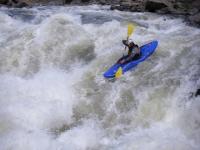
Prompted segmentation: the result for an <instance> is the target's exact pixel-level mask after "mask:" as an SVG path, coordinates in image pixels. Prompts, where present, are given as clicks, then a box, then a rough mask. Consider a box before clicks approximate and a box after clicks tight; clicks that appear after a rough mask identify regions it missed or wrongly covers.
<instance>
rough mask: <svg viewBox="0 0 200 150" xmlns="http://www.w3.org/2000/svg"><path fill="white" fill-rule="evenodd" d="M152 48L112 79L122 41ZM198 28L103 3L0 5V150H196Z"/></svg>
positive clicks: (199, 126)
mask: <svg viewBox="0 0 200 150" xmlns="http://www.w3.org/2000/svg"><path fill="white" fill-rule="evenodd" d="M128 22H134V23H136V24H137V28H136V31H135V32H134V34H133V35H132V37H131V38H132V39H133V40H134V41H135V42H136V43H138V45H140V46H141V45H143V44H145V43H147V42H148V41H151V40H154V39H157V40H158V41H159V46H158V48H157V49H156V52H155V53H154V54H153V55H152V56H151V57H150V58H149V59H148V60H147V61H145V62H143V63H141V64H140V65H138V66H137V68H135V69H134V70H133V71H130V72H127V73H126V74H125V75H123V77H122V78H120V79H119V80H117V81H115V82H108V81H106V80H105V79H104V78H103V76H102V74H103V73H104V72H105V71H106V70H107V69H108V68H109V67H110V66H111V65H112V64H114V63H115V62H116V61H117V60H118V58H119V57H121V56H122V55H123V54H125V53H127V52H126V51H124V46H123V45H122V44H121V40H122V39H124V38H126V32H127V31H126V30H127V29H126V28H127V23H128ZM199 47H200V30H199V29H197V28H194V27H190V26H187V25H186V24H185V23H184V22H183V21H182V20H181V19H179V18H175V17H169V16H160V15H156V14H151V13H129V12H119V11H110V10H108V9H107V7H100V6H87V7H78V6H71V7H35V8H30V9H7V8H1V9H0V149H1V150H8V149H12V150H27V149H28V150H55V149H56V150H66V149H67V150H99V149H101V150H129V149H130V150H158V149H159V150H199V149H200V144H199V143H200V117H199V116H200V99H199V97H195V96H193V95H192V93H194V92H195V91H196V89H197V88H199V86H200V80H199V76H200V67H199V66H200V49H199Z"/></svg>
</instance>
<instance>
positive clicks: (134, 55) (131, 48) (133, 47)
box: [119, 40, 140, 63]
mask: <svg viewBox="0 0 200 150" xmlns="http://www.w3.org/2000/svg"><path fill="white" fill-rule="evenodd" d="M122 43H123V44H124V45H125V46H127V47H128V55H127V56H125V57H123V59H121V60H120V61H119V62H120V63H125V62H129V61H132V60H136V59H139V58H140V48H139V46H138V45H137V44H135V43H134V42H133V41H132V40H129V41H128V40H122Z"/></svg>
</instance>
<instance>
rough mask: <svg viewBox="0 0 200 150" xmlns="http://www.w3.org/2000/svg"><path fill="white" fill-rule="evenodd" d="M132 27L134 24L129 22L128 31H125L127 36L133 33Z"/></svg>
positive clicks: (133, 27)
mask: <svg viewBox="0 0 200 150" xmlns="http://www.w3.org/2000/svg"><path fill="white" fill-rule="evenodd" d="M134 29H135V26H134V25H133V24H131V23H129V24H128V32H127V35H128V37H130V36H131V34H132V33H133V31H134Z"/></svg>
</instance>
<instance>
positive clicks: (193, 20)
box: [189, 12, 200, 27]
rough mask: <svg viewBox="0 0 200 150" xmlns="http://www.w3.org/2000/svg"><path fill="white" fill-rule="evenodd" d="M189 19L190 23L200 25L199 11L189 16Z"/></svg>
mask: <svg viewBox="0 0 200 150" xmlns="http://www.w3.org/2000/svg"><path fill="white" fill-rule="evenodd" d="M189 21H190V22H191V23H192V24H196V25H198V26H199V27H200V12H199V13H197V14H195V15H192V16H190V17H189Z"/></svg>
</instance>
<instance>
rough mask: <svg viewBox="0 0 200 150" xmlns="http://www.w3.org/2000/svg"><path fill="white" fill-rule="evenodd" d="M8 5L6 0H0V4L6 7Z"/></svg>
mask: <svg viewBox="0 0 200 150" xmlns="http://www.w3.org/2000/svg"><path fill="white" fill-rule="evenodd" d="M7 3H8V0H0V4H3V5H6V4H7Z"/></svg>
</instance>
